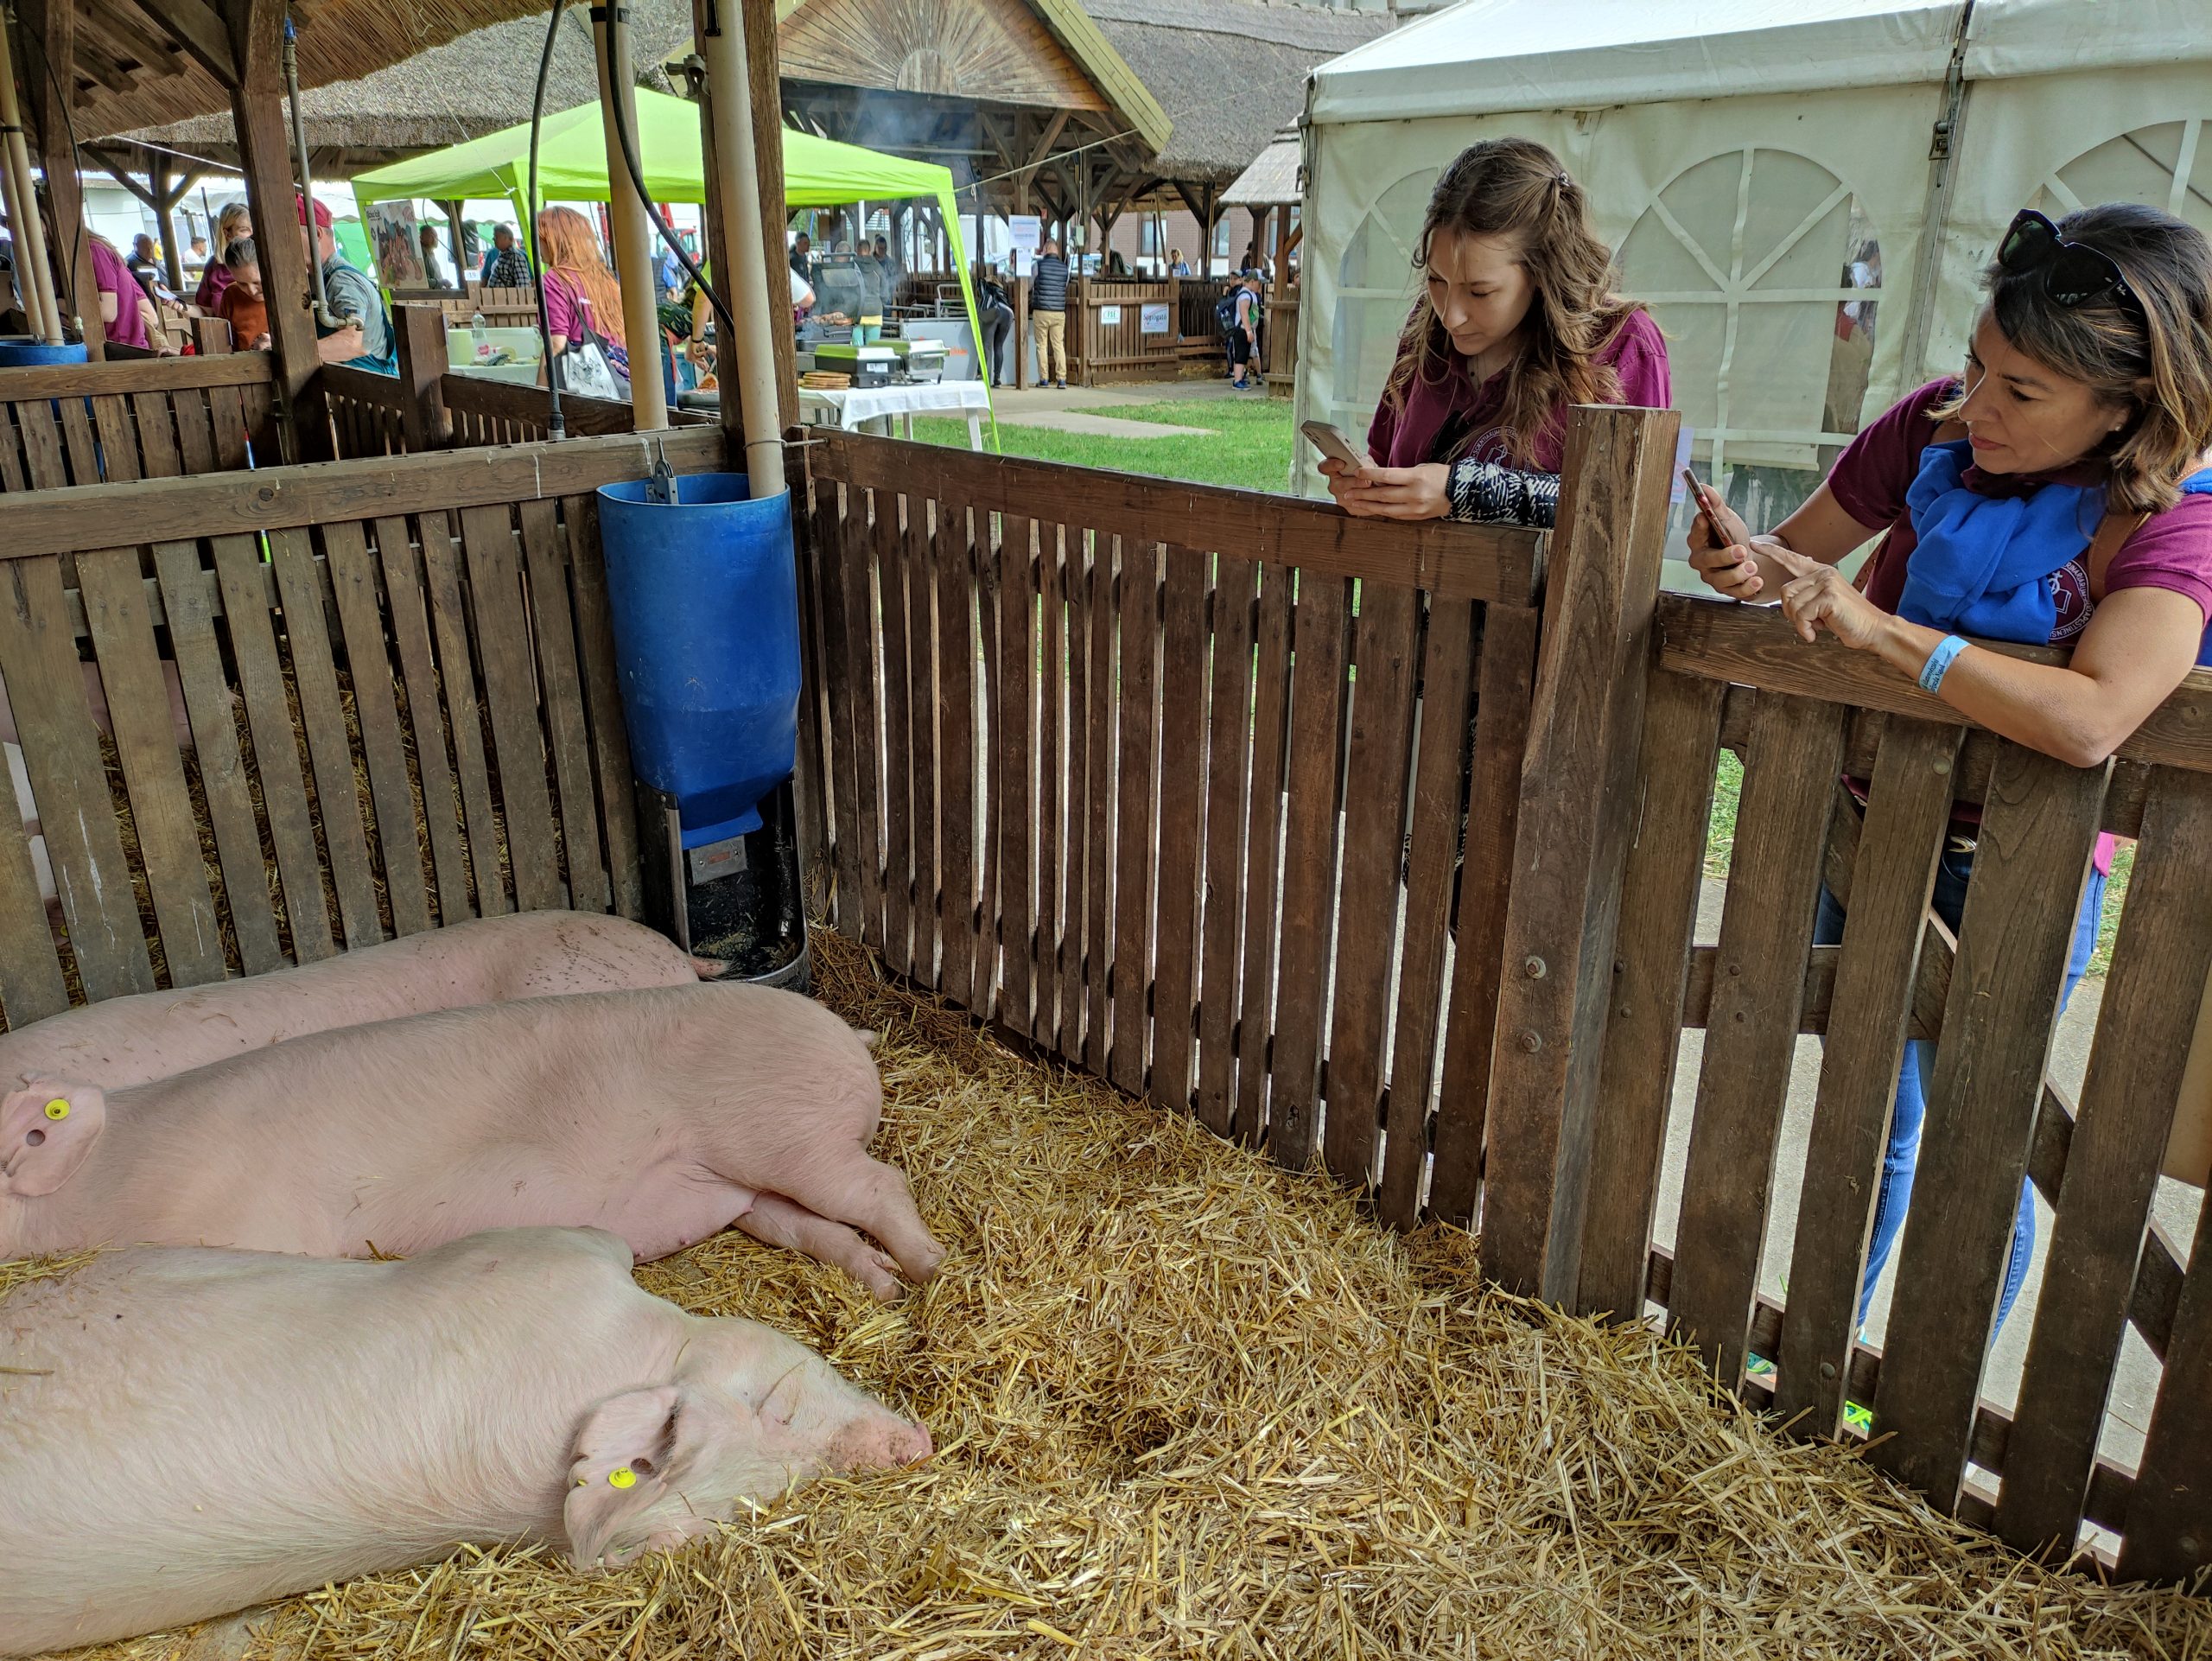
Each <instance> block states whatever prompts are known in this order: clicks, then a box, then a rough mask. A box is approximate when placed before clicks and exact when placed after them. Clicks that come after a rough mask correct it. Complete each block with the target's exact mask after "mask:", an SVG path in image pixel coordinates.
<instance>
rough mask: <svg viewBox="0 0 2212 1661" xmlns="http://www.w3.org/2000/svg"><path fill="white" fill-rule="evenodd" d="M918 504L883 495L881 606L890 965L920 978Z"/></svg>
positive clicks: (878, 519)
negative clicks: (909, 646)
mask: <svg viewBox="0 0 2212 1661" xmlns="http://www.w3.org/2000/svg"><path fill="white" fill-rule="evenodd" d="M911 501H912V499H902V498H900V497H899V496H897V495H894V494H893V493H891V492H890V491H888V490H879V491H877V492H876V493H875V519H874V523H873V524H872V525H871V527H870V529H871V531H872V533H873V536H874V544H875V559H876V572H877V578H876V581H877V605H878V607H879V614H880V617H881V618H882V633H883V680H882V684H881V697H882V699H883V794H882V797H881V799H880V807H881V809H882V813H883V860H884V872H883V901H884V904H883V947H882V950H883V961H884V963H885V964H887V966H888V967H889V968H891V969H892V970H893V971H894V972H896V973H898V974H901V975H911V974H912V973H913V971H914V906H915V903H916V895H915V893H914V863H913V852H914V813H915V809H914V791H913V778H912V773H913V760H914V738H913V710H912V697H913V685H912V682H911V681H910V680H909V679H908V678H907V671H906V656H907V652H906V641H907V627H906V545H905V544H906V531H905V530H904V528H903V520H902V517H901V516H902V513H903V512H904V511H905V510H906V508H907V507H908V506H910V505H911Z"/></svg>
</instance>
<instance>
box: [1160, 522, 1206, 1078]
mask: <svg viewBox="0 0 2212 1661" xmlns="http://www.w3.org/2000/svg"><path fill="white" fill-rule="evenodd" d="M1212 563H1213V560H1212V557H1211V555H1208V554H1200V553H1193V552H1192V550H1189V549H1187V548H1178V547H1175V546H1174V545H1173V544H1170V545H1169V547H1168V549H1167V551H1166V580H1165V582H1164V583H1163V584H1162V591H1161V601H1160V606H1161V616H1160V792H1159V794H1160V871H1159V878H1158V887H1159V900H1158V901H1157V904H1158V907H1159V926H1158V932H1157V933H1156V935H1155V937H1154V938H1155V939H1156V940H1157V942H1158V944H1157V945H1156V947H1155V949H1154V957H1155V958H1156V960H1157V964H1158V966H1157V967H1156V968H1155V969H1154V973H1153V1017H1152V1076H1151V1090H1150V1094H1151V1097H1152V1099H1153V1100H1154V1101H1155V1102H1157V1103H1159V1104H1160V1105H1161V1106H1162V1107H1166V1108H1171V1109H1173V1111H1176V1112H1178V1113H1187V1112H1189V1111H1191V1095H1192V1087H1193V1085H1195V1084H1196V1083H1197V1071H1196V1069H1195V1067H1194V1066H1192V1062H1193V1060H1194V1059H1195V1058H1194V1055H1193V1053H1192V1043H1193V1041H1194V1040H1195V1038H1196V1036H1197V1031H1196V1020H1197V1014H1198V1010H1197V1003H1198V952H1199V944H1198V888H1199V881H1200V870H1201V855H1202V853H1203V851H1204V847H1205V831H1204V827H1203V824H1202V823H1201V821H1202V818H1203V816H1204V814H1205V805H1206V716H1205V710H1206V615H1205V607H1206V580H1207V575H1208V570H1209V568H1210V567H1211V565H1212Z"/></svg>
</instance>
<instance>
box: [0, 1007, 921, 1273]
mask: <svg viewBox="0 0 2212 1661" xmlns="http://www.w3.org/2000/svg"><path fill="white" fill-rule="evenodd" d="M882 1105H883V1091H882V1086H881V1084H880V1081H879V1080H878V1079H877V1077H876V1072H875V1063H874V1060H873V1058H872V1057H871V1056H870V1054H869V1053H868V1047H867V1045H866V1043H865V1042H864V1041H863V1040H862V1037H861V1034H859V1033H857V1032H855V1030H854V1029H853V1028H850V1027H849V1026H847V1025H846V1024H845V1023H844V1021H842V1020H841V1019H839V1018H838V1017H837V1016H836V1015H833V1014H832V1013H831V1012H830V1011H829V1010H828V1009H824V1008H823V1006H822V1005H820V1004H818V1003H816V1002H812V1001H811V1000H810V999H808V998H804V997H801V996H798V994H797V993H795V992H785V991H779V990H774V989H772V988H769V987H762V986H748V985H726V986H717V985H708V984H698V983H695V984H693V985H690V986H663V987H653V988H649V989H645V990H633V991H624V992H585V993H577V994H574V995H571V996H566V997H549V998H525V999H523V1000H521V1001H519V1002H513V1003H493V1004H486V1005H482V1006H480V1007H478V1008H474V1009H448V1010H445V1011H442V1012H441V1013H439V1014H435V1015H412V1016H409V1017H408V1018H406V1019H404V1020H401V1021H379V1022H378V1023H377V1024H376V1025H374V1026H370V1027H352V1028H342V1029H340V1030H338V1031H334V1032H326V1033H316V1034H311V1035H309V1036H308V1037H305V1038H295V1039H291V1040H289V1041H286V1042H284V1043H283V1044H278V1045H275V1046H273V1047H270V1048H266V1049H260V1050H256V1051H254V1052H252V1053H251V1054H247V1055H240V1056H233V1057H232V1058H231V1059H230V1060H225V1061H218V1062H216V1063H214V1064H213V1065H212V1066H205V1067H200V1068H197V1069H195V1070H194V1071H193V1072H186V1073H181V1074H179V1075H178V1076H177V1077H175V1078H174V1079H155V1080H153V1081H152V1082H150V1083H148V1084H143V1085H133V1086H131V1087H130V1088H129V1089H127V1090H120V1091H115V1092H114V1093H113V1094H112V1095H110V1094H108V1093H107V1092H105V1091H102V1090H101V1089H100V1088H99V1086H98V1085H84V1084H79V1083H77V1082H76V1081H74V1080H72V1079H51V1078H35V1079H31V1080H29V1081H28V1082H27V1083H26V1084H25V1085H24V1086H23V1087H22V1088H20V1089H17V1090H14V1091H9V1092H8V1093H7V1094H6V1095H5V1096H3V1097H0V1258H4V1257H17V1256H27V1255H30V1254H33V1253H37V1252H48V1251H70V1250H75V1249H78V1248H82V1247H87V1246H98V1245H106V1244H116V1245H130V1244H152V1245H221V1246H236V1247H240V1248H245V1249H248V1250H253V1251H297V1252H305V1253H307V1254H308V1255H309V1256H312V1257H361V1256H367V1255H374V1254H375V1253H377V1252H389V1253H396V1254H398V1255H400V1256H403V1257H411V1256H413V1255H414V1254H415V1253H416V1252H420V1251H428V1250H429V1249H430V1248H431V1247H433V1246H436V1245H441V1244H444V1243H445V1242H447V1241H448V1240H454V1239H458V1238H461V1236H463V1235H465V1234H474V1233H475V1232H476V1231H479V1230H480V1229H487V1228H505V1227H521V1226H527V1225H564V1226H584V1225H590V1226H593V1227H598V1228H605V1229H609V1230H612V1231H613V1232H614V1233H616V1234H619V1235H620V1236H621V1237H622V1238H623V1239H625V1240H626V1241H627V1242H628V1243H629V1244H630V1247H631V1249H632V1251H635V1252H636V1253H637V1254H638V1256H639V1257H641V1258H652V1257H664V1256H666V1255H667V1254H668V1253H670V1252H672V1251H680V1250H681V1249H683V1247H684V1246H687V1245H690V1244H692V1243H693V1242H695V1241H696V1240H700V1239H702V1238H706V1237H707V1236H709V1235H710V1234H715V1233H717V1232H719V1231H721V1230H722V1229H724V1228H726V1227H728V1225H730V1224H732V1223H735V1224H736V1225H738V1226H739V1227H740V1228H742V1229H743V1230H744V1231H746V1232H747V1233H748V1234H750V1235H752V1236H753V1237H754V1238H757V1239H760V1240H764V1241H766V1242H768V1243H770V1244H777V1245H783V1246H787V1247H792V1248H796V1249H797V1250H798V1251H804V1252H806V1253H807V1254H809V1255H810V1256H811V1257H817V1258H819V1259H821V1260H822V1261H823V1262H824V1263H834V1264H836V1265H837V1266H839V1267H841V1268H842V1269H844V1270H846V1271H847V1272H849V1274H851V1275H852V1276H855V1278H856V1279H857V1280H859V1281H860V1282H861V1283H862V1284H863V1285H864V1286H866V1287H867V1288H868V1290H869V1291H870V1292H872V1293H874V1295H875V1296H877V1297H878V1298H880V1299H883V1300H885V1301H889V1300H891V1299H893V1298H894V1297H896V1296H898V1295H899V1291H900V1290H901V1287H900V1282H899V1279H898V1278H897V1272H898V1271H901V1270H903V1271H904V1273H905V1274H906V1275H907V1276H910V1277H911V1278H912V1279H913V1280H915V1281H917V1282H919V1281H925V1280H927V1279H928V1278H929V1277H930V1276H932V1275H934V1274H935V1273H936V1272H937V1269H938V1264H939V1263H941V1262H942V1261H943V1258H944V1251H943V1249H942V1248H941V1247H940V1246H939V1245H938V1243H937V1242H936V1241H935V1240H934V1239H932V1238H931V1237H930V1232H929V1231H928V1229H927V1228H925V1226H924V1225H923V1223H922V1219H921V1217H920V1214H919V1213H918V1212H916V1210H915V1209H914V1202H913V1198H912V1194H911V1193H909V1192H908V1190H907V1187H906V1178H905V1177H904V1176H902V1175H901V1174H899V1171H898V1170H897V1169H896V1168H893V1167H892V1166H889V1165H886V1164H883V1163H881V1162H880V1161H876V1160H874V1159H871V1158H869V1157H868V1152H867V1149H868V1142H869V1139H870V1138H871V1137H872V1136H874V1134H875V1128H876V1123H877V1121H878V1119H879V1118H880V1115H881V1112H882ZM858 1229H865V1230H866V1231H868V1233H869V1234H870V1235H872V1236H874V1241H875V1242H876V1244H870V1243H869V1242H868V1240H866V1239H863V1238H861V1235H860V1234H859V1233H858V1232H856V1230H858Z"/></svg>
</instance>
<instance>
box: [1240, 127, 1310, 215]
mask: <svg viewBox="0 0 2212 1661" xmlns="http://www.w3.org/2000/svg"><path fill="white" fill-rule="evenodd" d="M1298 160H1299V150H1298V135H1297V134H1296V133H1292V134H1290V135H1289V136H1287V137H1278V138H1277V139H1276V140H1275V142H1274V143H1272V144H1270V145H1268V147H1267V149H1265V150H1262V151H1261V152H1260V154H1259V158H1258V159H1257V160H1256V161H1255V162H1253V163H1252V165H1251V166H1250V167H1249V168H1246V169H1244V171H1243V172H1242V173H1240V174H1238V175H1236V183H1235V184H1233V185H1231V186H1230V187H1229V188H1228V189H1226V190H1224V191H1223V192H1222V193H1221V202H1222V206H1223V207H1281V205H1282V204H1283V203H1285V202H1294V201H1296V200H1298V199H1299V195H1298Z"/></svg>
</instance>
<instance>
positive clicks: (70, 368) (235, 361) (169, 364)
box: [0, 352, 270, 404]
mask: <svg viewBox="0 0 2212 1661" xmlns="http://www.w3.org/2000/svg"><path fill="white" fill-rule="evenodd" d="M269 378H270V366H269V359H268V358H267V357H266V356H264V355H263V354H262V353H257V352H235V353H229V352H226V353H198V354H195V355H194V356H192V357H189V358H140V359H134V360H131V361H130V362H129V363H119V362H118V363H54V364H38V365H34V366H23V367H17V368H10V369H5V370H0V401H4V402H6V403H10V404H13V403H16V402H19V401H21V400H22V399H26V398H70V397H76V398H89V397H93V396H97V395H99V394H102V393H130V392H168V391H177V390H179V389H181V388H184V387H195V386H249V385H266V384H267V383H268V380H269Z"/></svg>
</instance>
